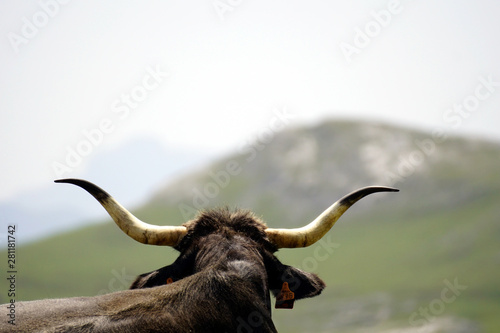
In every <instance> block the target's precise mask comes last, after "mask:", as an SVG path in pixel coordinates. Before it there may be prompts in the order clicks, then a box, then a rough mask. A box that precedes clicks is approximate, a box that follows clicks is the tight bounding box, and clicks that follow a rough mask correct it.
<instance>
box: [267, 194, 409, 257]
mask: <svg viewBox="0 0 500 333" xmlns="http://www.w3.org/2000/svg"><path fill="white" fill-rule="evenodd" d="M398 191H399V190H398V189H395V188H391V187H384V186H369V187H364V188H362V189H359V190H357V191H354V192H352V193H349V194H348V195H346V196H344V197H343V198H341V199H340V200H338V201H337V202H335V203H334V204H333V205H331V206H330V207H329V208H328V209H327V210H325V211H324V212H323V213H322V214H321V215H320V216H318V217H317V218H316V219H315V220H314V221H312V222H311V223H309V224H308V225H306V226H305V227H302V228H295V229H273V228H267V229H266V233H267V237H268V238H269V240H270V241H271V242H272V243H274V244H275V245H276V246H277V247H278V248H297V247H306V246H309V245H312V244H314V243H316V242H317V241H319V240H320V239H321V237H323V236H324V235H325V234H326V233H327V232H328V231H329V230H330V229H331V228H332V227H333V225H334V224H335V222H337V220H338V219H339V218H340V217H341V216H342V214H344V212H345V211H346V210H347V209H349V207H351V206H352V205H354V203H356V201H358V200H359V199H361V198H363V197H365V196H367V195H369V194H372V193H376V192H398Z"/></svg>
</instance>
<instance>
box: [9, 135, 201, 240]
mask: <svg viewBox="0 0 500 333" xmlns="http://www.w3.org/2000/svg"><path fill="white" fill-rule="evenodd" d="M206 158H207V155H206V154H204V153H201V152H196V151H192V150H186V149H182V150H181V149H174V148H169V147H164V146H163V145H161V144H160V143H159V142H158V141H156V140H155V139H152V138H145V137H140V138H135V139H133V140H131V141H129V142H126V143H124V144H121V145H119V146H117V147H113V148H112V149H107V150H105V151H100V152H96V154H95V155H91V156H89V162H88V165H87V166H86V168H85V170H84V171H83V173H82V174H81V175H78V177H79V178H85V179H89V180H92V181H93V182H95V183H99V184H102V186H107V187H110V188H114V189H115V191H117V192H119V193H120V199H121V201H122V202H123V204H126V205H127V206H138V205H142V204H143V202H142V201H143V200H144V198H145V197H147V196H148V194H150V193H151V192H152V191H154V190H155V189H157V188H158V187H159V186H160V184H161V182H165V181H167V180H168V179H170V178H173V177H176V175H178V174H182V173H184V172H186V170H188V169H191V168H192V167H193V166H194V165H197V164H199V163H200V162H201V161H203V160H205V159H206ZM67 177H72V175H67ZM81 198H82V196H81V194H79V193H76V192H75V191H74V190H73V189H70V188H67V187H62V186H60V185H56V184H54V183H53V182H50V183H48V184H47V185H46V186H44V187H42V188H38V189H35V190H31V191H27V192H25V193H22V194H20V195H18V196H16V197H15V198H13V199H10V200H6V201H4V202H0V211H1V212H2V217H3V219H4V221H8V222H9V223H17V224H19V237H20V239H22V240H23V242H30V241H34V240H37V239H41V238H43V237H47V236H48V235H52V234H54V233H57V232H64V231H68V230H71V229H75V228H78V227H81V226H83V225H85V224H88V223H89V222H90V221H92V220H94V221H95V220H96V219H98V218H103V217H104V216H105V212H103V211H102V209H101V208H100V207H96V206H93V207H92V206H89V207H86V208H82V206H81V204H80V201H81Z"/></svg>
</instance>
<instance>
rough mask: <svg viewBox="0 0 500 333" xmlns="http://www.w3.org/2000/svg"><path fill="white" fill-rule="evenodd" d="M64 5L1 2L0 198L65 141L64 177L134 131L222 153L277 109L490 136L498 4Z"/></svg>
mask: <svg viewBox="0 0 500 333" xmlns="http://www.w3.org/2000/svg"><path fill="white" fill-rule="evenodd" d="M61 2H62V3H60V2H59V1H56V0H40V1H17V0H3V1H2V2H0V32H1V34H0V35H1V39H0V50H1V51H0V106H1V110H0V127H1V128H0V142H1V143H0V156H1V163H0V173H1V175H2V176H1V186H0V199H6V198H8V197H11V196H13V195H15V194H17V193H19V192H20V191H22V190H25V189H28V188H30V187H32V186H39V185H40V184H43V183H48V182H51V181H52V180H53V179H55V178H59V175H58V174H57V172H56V171H55V170H54V162H59V163H61V164H65V159H66V158H67V155H68V149H74V150H77V149H78V148H79V149H87V150H89V149H90V152H89V154H88V155H87V156H82V160H83V162H81V163H76V164H77V166H76V167H72V168H71V169H72V171H71V172H67V173H65V174H64V175H62V176H63V177H78V175H79V173H80V172H81V171H82V168H83V167H84V166H85V163H84V160H85V159H89V158H91V156H92V154H95V153H96V152H97V151H100V150H104V149H108V148H109V147H112V146H113V145H117V144H120V143H123V142H126V141H127V140H129V139H131V138H134V137H138V136H142V135H147V136H150V137H155V138H158V139H159V140H161V142H163V143H164V144H165V145H169V146H176V147H184V146H185V147H191V148H195V149H200V150H205V151H212V152H223V151H227V150H229V149H232V148H235V147H237V146H238V144H241V143H242V142H244V141H245V140H247V139H248V138H249V137H251V136H252V135H253V134H255V133H259V131H260V130H262V128H266V127H269V126H270V122H271V119H272V117H273V110H275V109H278V110H283V109H286V110H288V111H287V112H288V113H292V114H293V115H295V118H294V119H293V120H291V121H290V124H291V125H298V124H300V123H303V122H311V121H317V120H319V119H323V118H326V117H349V118H363V119H367V118H368V119H380V120H386V121H391V122H394V123H398V124H405V125H408V126H414V127H419V128H426V129H428V130H433V129H435V128H444V129H446V130H450V131H451V130H454V131H457V132H468V133H475V134H479V135H481V136H484V137H487V138H492V139H495V140H500V131H499V130H498V127H499V124H500V113H499V112H498V111H499V107H500V83H497V82H500V62H499V60H500V42H499V41H500V20H499V17H500V3H499V2H498V1H495V0H478V1H452V0H442V1H430V0H420V1H410V0H406V1H404V0H402V1H394V0H387V1H368V0H366V1H290V0H288V1H262V0H252V1H245V0H241V1H238V0H220V1H214V0H203V1H189V2H188V1H67V0H65V1H62V0H61ZM65 2H67V3H65ZM376 13H378V14H376ZM360 31H361V33H360ZM155 72H156V74H152V73H155ZM167 72H168V75H167V74H165V73H167ZM488 81H489V83H488ZM485 82H486V83H485ZM127 96H129V97H127ZM127 98H129V99H128V100H127ZM454 105H458V107H457V108H455V109H454ZM459 108H461V109H462V111H458V110H459ZM467 108H468V109H470V110H471V111H467ZM99 126H101V131H102V133H103V137H102V139H101V138H99V137H98V136H97V134H95V133H96V132H95V131H94V132H91V133H94V135H95V136H94V137H93V138H94V141H95V142H96V143H95V144H90V146H89V144H88V143H85V141H86V140H87V138H86V136H85V134H84V133H83V131H85V130H87V131H91V130H93V129H95V128H99ZM145 171H146V172H147V170H145Z"/></svg>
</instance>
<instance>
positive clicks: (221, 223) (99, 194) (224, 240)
mask: <svg viewBox="0 0 500 333" xmlns="http://www.w3.org/2000/svg"><path fill="white" fill-rule="evenodd" d="M56 182H62V183H71V184H75V185H78V186H80V187H82V188H84V189H85V190H87V191H88V192H89V193H90V194H92V195H93V196H94V197H95V198H96V199H97V200H98V201H99V202H100V203H101V204H102V206H103V207H104V208H105V209H106V211H107V212H108V213H109V214H110V216H111V217H112V218H113V220H114V221H115V222H116V224H117V225H118V226H119V227H120V228H121V229H122V230H123V231H124V232H125V233H126V234H127V235H129V236H130V237H132V238H133V239H135V240H136V241H138V242H141V243H144V244H151V245H166V246H172V247H174V248H175V249H177V250H178V251H179V252H180V255H179V257H178V258H177V260H176V261H175V262H174V263H173V264H171V265H169V266H165V267H163V268H160V269H158V270H155V271H153V272H150V273H145V274H142V275H141V276H139V277H138V278H137V279H136V280H135V281H134V282H133V284H132V286H131V289H137V288H150V287H155V286H161V285H165V284H168V283H175V282H177V281H180V280H183V279H184V278H186V277H189V276H194V275H196V274H205V275H206V276H208V277H210V276H212V275H213V276H214V277H217V278H220V279H224V276H230V275H231V274H234V276H238V278H241V279H242V281H245V283H247V285H249V286H250V287H251V289H252V290H251V291H250V292H253V293H255V292H257V293H258V294H259V297H260V299H262V300H263V301H265V303H266V306H267V307H268V309H269V310H270V299H269V292H272V293H273V294H274V295H275V296H278V300H277V307H291V306H292V305H293V300H296V299H301V298H306V297H312V296H316V295H318V294H319V293H321V291H322V290H323V288H324V286H325V284H324V282H323V281H322V280H321V279H320V278H319V277H318V276H316V275H315V274H311V273H307V272H304V271H302V270H300V269H297V268H294V267H291V266H287V265H284V264H282V263H281V262H280V261H279V260H278V259H277V258H276V257H275V256H274V254H273V253H274V252H276V251H277V250H278V249H279V248H299V247H306V246H309V245H312V244H314V243H315V242H317V241H318V240H320V239H321V237H323V236H324V235H325V234H326V233H327V232H328V231H329V230H330V229H331V227H332V226H333V225H334V223H335V222H336V221H337V220H338V219H339V217H340V216H341V215H342V214H343V213H344V212H345V211H346V210H347V209H348V208H349V207H350V206H352V205H353V204H354V203H355V202H356V201H358V200H359V199H361V198H363V197H364V196H366V195H369V194H371V193H375V192H382V191H397V190H396V189H393V188H389V187H366V188H363V189H360V190H357V191H355V192H352V193H351V194H348V195H346V196H345V197H343V198H342V199H340V200H338V201H337V202H336V203H334V204H333V205H332V206H331V207H329V208H328V209H327V210H326V211H325V212H323V213H322V214H321V215H320V216H318V218H316V219H315V220H314V221H312V222H311V223H309V224H307V225H306V226H305V227H302V228H296V229H274V228H268V227H267V226H266V225H265V224H264V223H263V222H262V221H261V220H260V219H259V218H257V217H256V216H254V215H253V214H252V213H250V212H248V211H242V210H237V211H230V210H229V209H227V208H224V209H216V210H208V211H204V212H200V213H199V215H198V216H197V217H196V218H195V219H194V220H191V221H189V222H186V223H185V224H184V225H182V226H155V225H150V224H147V223H144V222H142V221H140V220H139V219H137V218H136V217H135V216H133V215H132V214H131V213H130V212H129V211H127V210H126V209H125V208H124V207H122V206H121V205H120V204H119V203H118V202H117V201H116V200H115V199H114V198H113V197H111V196H110V195H109V194H108V193H106V192H105V191H104V190H102V189H100V188H99V187H97V186H96V185H94V184H92V183H89V182H87V181H84V180H79V179H63V180H57V181H56ZM204 281H206V282H207V283H210V279H209V278H205V279H204ZM248 282H250V284H248ZM287 288H289V291H291V292H292V293H293V299H292V300H291V301H290V299H289V297H288V296H287V295H289V294H287V291H286V289H287ZM220 292H221V293H224V292H227V291H224V290H221V291H220Z"/></svg>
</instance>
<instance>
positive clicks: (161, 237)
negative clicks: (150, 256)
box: [55, 179, 187, 246]
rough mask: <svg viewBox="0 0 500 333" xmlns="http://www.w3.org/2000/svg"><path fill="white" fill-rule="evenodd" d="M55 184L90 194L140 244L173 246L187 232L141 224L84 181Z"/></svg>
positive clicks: (65, 180)
mask: <svg viewBox="0 0 500 333" xmlns="http://www.w3.org/2000/svg"><path fill="white" fill-rule="evenodd" d="M55 182H56V183H70V184H74V185H77V186H80V187H81V188H83V189H84V190H86V191H87V192H89V193H90V194H92V196H93V197H94V198H96V199H97V201H99V202H100V203H101V205H102V206H103V207H104V209H106V211H107V212H108V214H109V215H110V216H111V217H112V218H113V220H114V221H115V223H116V224H117V225H118V226H119V227H120V229H122V230H123V232H125V233H126V234H127V235H129V236H130V237H131V238H133V239H135V240H136V241H138V242H140V243H143V244H150V245H165V246H175V245H177V244H179V242H180V240H181V239H182V237H184V236H185V235H186V232H187V230H186V228H185V227H182V226H178V227H176V226H156V225H151V224H148V223H144V222H142V221H141V220H139V219H138V218H137V217H135V216H134V215H132V213H130V212H129V211H128V210H127V209H125V208H124V207H123V206H122V205H120V204H119V203H118V201H116V200H115V199H114V198H113V197H112V196H110V195H109V194H108V193H106V192H105V191H104V190H103V189H101V188H99V187H98V186H96V185H94V184H92V183H90V182H88V181H86V180H81V179H59V180H56V181H55Z"/></svg>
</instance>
